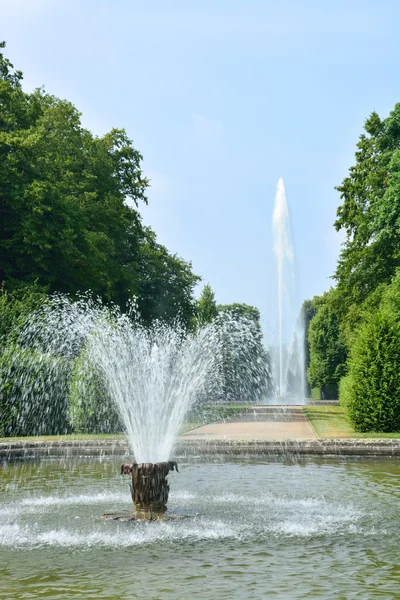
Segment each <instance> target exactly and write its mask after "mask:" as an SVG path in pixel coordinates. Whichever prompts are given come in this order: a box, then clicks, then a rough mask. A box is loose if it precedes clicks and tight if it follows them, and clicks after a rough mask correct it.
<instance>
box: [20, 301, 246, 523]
mask: <svg viewBox="0 0 400 600" xmlns="http://www.w3.org/2000/svg"><path fill="white" fill-rule="evenodd" d="M228 341H229V353H228V355H227V354H226V352H227V351H226V347H227V343H228ZM17 346H18V347H19V348H22V349H23V352H24V353H25V354H26V353H28V354H29V353H30V356H32V357H33V360H35V361H39V362H40V361H42V360H45V361H47V362H48V361H49V360H50V357H51V360H52V361H54V365H55V367H54V368H53V369H50V370H49V372H48V377H47V379H46V377H45V378H44V380H42V381H41V384H40V386H39V387H38V386H36V388H32V385H31V382H30V380H29V373H30V370H29V368H28V369H26V364H25V363H24V368H23V369H21V372H20V374H19V377H17V378H15V371H16V370H17V366H16V364H12V357H11V365H10V381H15V379H17V380H18V385H19V389H22V390H24V391H23V394H25V396H24V402H23V405H24V406H32V404H31V399H32V395H34V394H35V393H37V392H38V391H39V392H40V394H43V398H44V397H45V391H46V390H48V389H53V388H54V384H53V382H52V381H50V380H51V379H54V380H57V378H60V377H61V378H65V379H66V380H67V381H69V380H70V379H71V374H73V381H74V394H75V398H76V400H75V403H74V404H73V405H72V406H70V407H69V409H68V410H69V415H68V418H69V421H70V422H72V423H74V422H75V421H76V420H77V418H78V416H79V414H80V413H82V412H85V410H86V411H92V412H96V411H97V410H100V409H99V406H98V405H96V403H94V405H90V404H89V405H87V406H85V405H82V403H84V402H85V399H87V398H90V397H91V396H92V397H93V396H96V395H97V394H103V395H105V396H107V397H108V398H109V399H111V400H112V402H113V403H115V405H116V406H117V409H118V414H119V417H120V419H121V421H122V423H123V426H124V429H125V430H126V432H127V435H128V442H129V446H130V449H131V452H132V455H133V456H134V459H135V462H133V463H124V464H123V465H122V468H121V473H123V474H127V475H128V474H129V475H132V484H131V495H132V500H133V502H134V505H135V507H136V518H137V519H139V520H142V519H145V520H154V519H159V518H165V513H166V507H167V501H168V494H169V484H168V480H167V475H168V473H170V472H171V471H173V470H174V468H175V470H176V471H177V470H178V469H177V464H176V462H174V461H171V454H172V452H173V447H174V444H175V440H176V438H177V435H178V433H179V430H180V427H181V426H182V424H183V421H184V418H185V416H186V415H187V413H188V411H189V409H190V408H191V407H193V406H194V405H196V406H198V407H199V406H201V404H202V403H205V402H207V403H210V402H211V403H218V402H220V401H221V400H222V399H223V395H222V391H223V389H224V372H226V369H225V371H224V362H225V363H226V361H227V356H228V357H229V361H230V362H232V360H233V357H234V354H235V352H238V353H239V352H240V359H241V361H242V363H246V360H248V362H249V364H250V362H251V363H252V362H254V360H253V359H254V354H253V355H252V354H251V353H252V351H253V352H254V348H253V346H254V323H252V321H251V320H249V319H247V318H246V317H243V316H238V315H229V314H226V313H224V314H223V315H221V316H220V317H217V318H216V319H215V320H214V321H213V322H212V323H211V324H208V325H204V326H202V327H199V328H197V330H196V331H195V332H190V331H187V330H185V328H184V327H183V326H182V325H181V324H180V323H179V321H176V322H175V323H173V324H172V325H171V324H167V323H165V322H162V321H156V322H154V323H153V324H152V325H151V326H147V327H145V326H144V325H143V324H142V323H141V322H140V319H139V317H138V315H137V313H136V311H135V307H134V306H133V307H132V308H131V310H130V311H129V312H128V313H127V314H124V313H122V312H121V311H120V310H119V309H118V308H117V307H115V306H112V307H106V306H104V305H102V304H101V303H99V302H96V301H94V300H92V299H90V298H87V297H84V298H82V299H80V300H79V301H77V302H72V301H71V300H70V299H69V298H68V297H66V296H56V297H54V298H53V299H52V300H51V301H50V302H49V303H48V304H46V305H44V306H43V307H42V308H41V309H40V310H39V311H37V312H36V313H34V314H33V315H31V317H30V318H29V319H28V320H27V322H26V323H25V324H24V325H23V327H22V328H21V330H20V331H19V332H18V335H17ZM224 348H225V352H224ZM246 348H248V349H249V358H248V359H246ZM235 349H236V350H235ZM25 354H24V355H25ZM13 356H14V358H15V360H17V358H18V356H19V352H15V353H14V355H13ZM250 367H251V368H250ZM250 367H249V372H250V374H252V373H253V371H252V368H253V366H252V365H250ZM13 372H14V376H12V373H13ZM247 380H249V384H251V381H250V380H251V376H249V377H248V378H246V373H245V371H244V370H243V381H242V382H241V393H243V394H244V395H245V394H246V392H245V390H246V382H247ZM68 385H69V384H68ZM68 385H67V386H64V388H63V389H64V390H65V387H67V388H68ZM93 388H94V390H93ZM29 394H31V396H30V395H29ZM47 396H49V394H48V392H47ZM52 401H53V399H52ZM107 406H108V407H110V406H111V405H110V404H107ZM45 408H46V407H45V406H44V405H42V411H43V419H45ZM61 408H62V407H60V410H61ZM21 414H22V415H23V417H22V418H24V415H26V414H27V412H26V410H22V411H21ZM77 415H78V416H77Z"/></svg>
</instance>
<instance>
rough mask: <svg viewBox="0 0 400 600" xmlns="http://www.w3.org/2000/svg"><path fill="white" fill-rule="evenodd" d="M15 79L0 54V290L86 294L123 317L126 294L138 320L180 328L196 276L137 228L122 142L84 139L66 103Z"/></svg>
mask: <svg viewBox="0 0 400 600" xmlns="http://www.w3.org/2000/svg"><path fill="white" fill-rule="evenodd" d="M1 47H4V44H2V46H1ZM21 81H22V74H21V73H20V72H19V71H14V70H13V66H12V64H11V63H10V61H9V60H8V59H7V58H5V57H4V56H3V55H2V54H0V105H1V108H2V112H1V115H0V284H1V282H6V284H7V288H8V289H9V290H13V289H15V288H19V287H21V286H27V285H33V284H34V283H35V285H37V286H39V287H40V288H42V289H44V290H46V291H47V292H48V293H52V292H63V293H68V294H71V295H72V296H75V295H76V294H77V292H82V291H86V290H91V291H92V293H93V294H94V295H96V296H100V297H101V298H102V299H103V300H105V301H106V302H115V303H117V304H118V305H119V306H120V307H121V308H122V309H123V310H124V309H125V308H126V305H127V302H128V301H129V299H130V298H132V296H136V297H137V301H138V305H139V308H140V311H141V313H142V316H143V319H144V320H145V322H149V321H151V320H152V319H155V318H163V319H167V320H171V319H172V318H174V317H175V316H176V314H177V313H178V314H179V315H180V317H181V318H182V320H183V321H184V322H185V323H190V321H191V319H192V316H193V313H194V297H193V291H194V287H195V285H196V283H197V282H198V281H199V277H198V276H196V275H195V274H194V273H193V271H192V266H191V264H190V263H189V262H186V261H184V260H182V259H181V258H180V257H178V256H176V255H173V254H171V253H170V252H168V250H167V249H166V248H165V247H164V246H162V245H161V244H159V243H158V242H157V239H156V235H155V233H154V232H153V231H152V230H151V229H149V228H146V227H144V226H143V225H142V221H141V216H140V214H139V212H138V207H139V204H140V203H141V202H145V203H147V199H146V195H145V194H146V188H147V186H148V181H147V179H146V178H145V177H144V176H143V174H142V171H141V161H142V156H141V154H140V153H139V152H138V150H136V149H135V148H134V146H133V144H132V141H131V140H130V139H129V138H128V137H127V135H126V133H125V131H124V130H123V129H112V130H111V131H110V132H109V133H107V134H106V135H104V136H103V137H96V136H94V135H93V134H92V133H91V132H90V131H88V130H87V129H84V128H83V127H82V124H81V115H80V113H79V112H78V111H77V109H76V108H75V107H74V106H73V105H72V104H71V103H70V102H67V101H65V100H60V99H58V98H55V97H54V96H51V95H49V94H47V93H45V92H44V90H42V89H39V90H36V91H35V92H33V93H32V94H27V93H25V92H24V91H23V89H22V85H21ZM127 200H129V201H130V205H128V203H127Z"/></svg>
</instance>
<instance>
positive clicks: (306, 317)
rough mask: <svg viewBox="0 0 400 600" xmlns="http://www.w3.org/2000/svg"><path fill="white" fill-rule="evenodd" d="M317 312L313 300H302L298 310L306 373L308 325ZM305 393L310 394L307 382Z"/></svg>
mask: <svg viewBox="0 0 400 600" xmlns="http://www.w3.org/2000/svg"><path fill="white" fill-rule="evenodd" d="M316 312H317V307H316V306H315V303H314V301H313V300H304V302H303V304H302V307H301V310H300V322H301V323H302V324H303V327H304V363H305V365H304V366H305V369H306V372H307V370H308V367H309V366H310V342H309V340H308V332H309V329H310V323H311V320H312V319H313V317H314V316H315V314H316ZM307 391H308V394H311V387H310V384H309V383H308V381H307Z"/></svg>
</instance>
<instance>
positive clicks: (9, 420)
mask: <svg viewBox="0 0 400 600" xmlns="http://www.w3.org/2000/svg"><path fill="white" fill-rule="evenodd" d="M68 375H69V368H68V364H67V362H66V361H65V360H63V359H62V358H59V357H54V356H51V355H49V354H39V353H38V352H35V351H32V350H28V349H25V348H21V347H19V346H17V345H16V344H10V345H9V346H8V347H6V348H5V349H4V350H3V352H2V353H1V354H0V435H2V436H11V435H13V436H25V435H49V434H58V433H59V434H64V433H69V431H70V428H69V426H68V421H67V381H68Z"/></svg>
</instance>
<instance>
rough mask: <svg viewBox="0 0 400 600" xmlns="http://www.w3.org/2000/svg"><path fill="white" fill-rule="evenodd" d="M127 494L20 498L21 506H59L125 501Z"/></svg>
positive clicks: (103, 493)
mask: <svg viewBox="0 0 400 600" xmlns="http://www.w3.org/2000/svg"><path fill="white" fill-rule="evenodd" d="M127 498H128V496H127V494H126V493H125V494H123V493H122V492H119V493H116V492H102V493H98V494H80V495H78V496H39V497H37V498H25V499H24V500H21V502H20V504H21V506H35V507H37V506H46V507H48V506H60V505H67V504H102V503H104V502H126V500H127Z"/></svg>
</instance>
